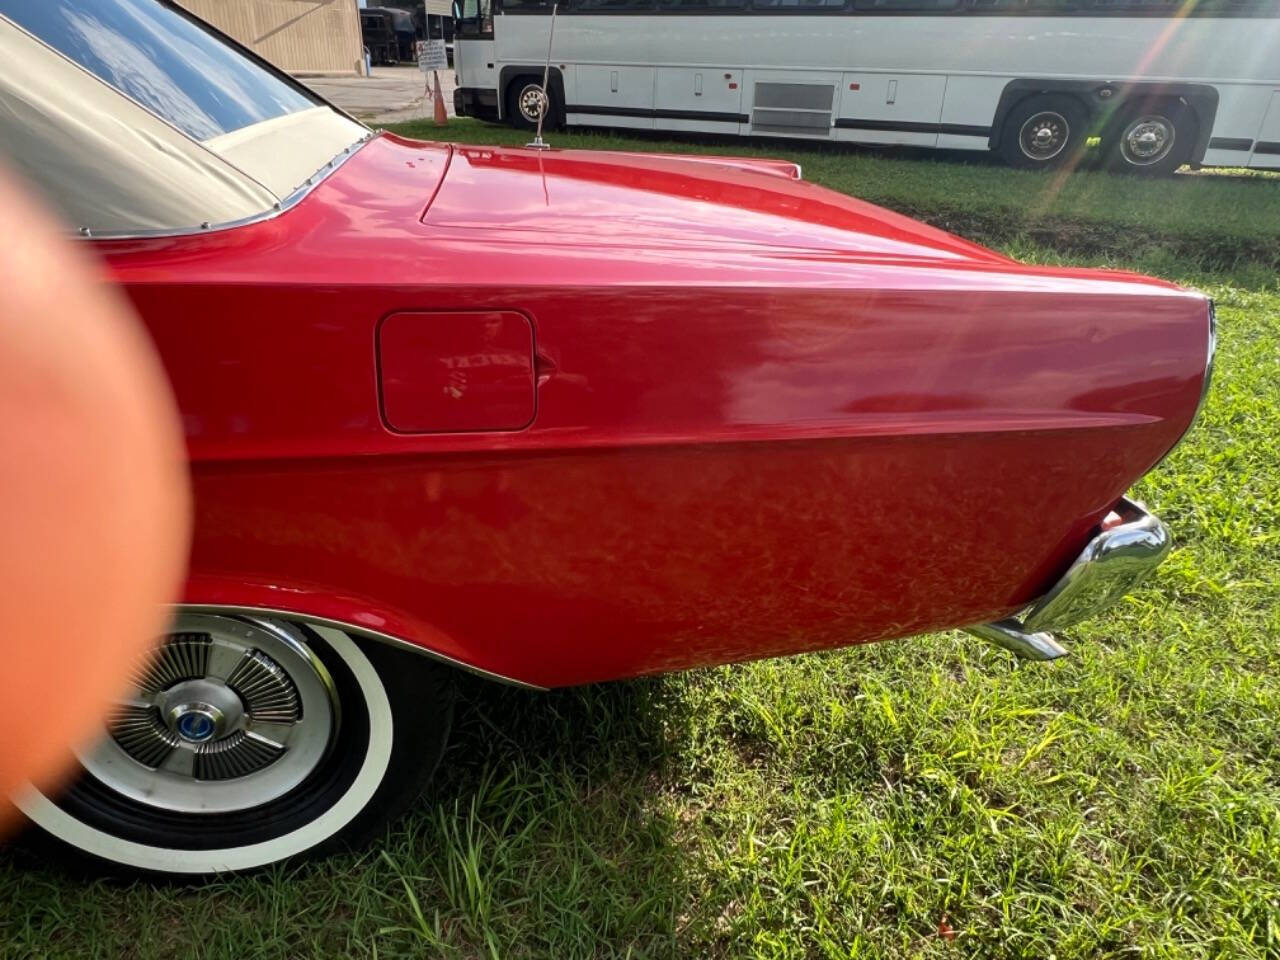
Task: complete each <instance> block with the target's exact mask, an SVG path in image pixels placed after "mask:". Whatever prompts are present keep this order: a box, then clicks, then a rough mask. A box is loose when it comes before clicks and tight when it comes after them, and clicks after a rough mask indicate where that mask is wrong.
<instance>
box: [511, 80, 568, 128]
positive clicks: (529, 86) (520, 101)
mask: <svg viewBox="0 0 1280 960" xmlns="http://www.w3.org/2000/svg"><path fill="white" fill-rule="evenodd" d="M539 116H543V122H542V125H543V126H544V127H547V128H551V127H554V126H555V124H556V109H555V103H554V101H553V100H551V98H549V97H548V96H547V93H546V91H545V90H543V89H542V78H541V77H516V78H515V79H514V80H512V81H511V83H510V84H509V85H508V86H507V120H508V121H510V123H511V125H512V126H513V127H518V128H521V129H524V130H533V129H534V128H535V127H537V126H538V117H539Z"/></svg>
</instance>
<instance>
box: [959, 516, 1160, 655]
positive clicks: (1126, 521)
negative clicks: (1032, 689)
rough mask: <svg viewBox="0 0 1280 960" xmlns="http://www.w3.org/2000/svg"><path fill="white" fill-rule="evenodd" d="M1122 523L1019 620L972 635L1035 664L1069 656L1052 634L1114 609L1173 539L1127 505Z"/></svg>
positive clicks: (977, 629) (1098, 538)
mask: <svg viewBox="0 0 1280 960" xmlns="http://www.w3.org/2000/svg"><path fill="white" fill-rule="evenodd" d="M1116 512H1117V513H1119V514H1120V517H1121V519H1122V521H1123V522H1121V523H1117V524H1114V525H1113V526H1110V527H1108V528H1106V529H1104V530H1102V531H1101V532H1099V533H1098V534H1096V535H1095V536H1094V537H1093V539H1091V540H1090V541H1089V542H1088V544H1086V545H1085V548H1084V550H1082V551H1081V553H1080V555H1079V556H1078V557H1077V558H1076V560H1075V562H1074V563H1072V564H1071V566H1070V567H1068V568H1067V572H1066V573H1064V574H1063V575H1062V576H1061V577H1060V578H1059V579H1058V582H1057V583H1055V584H1054V585H1053V587H1052V588H1050V590H1049V592H1048V593H1046V594H1045V595H1044V596H1043V597H1041V598H1040V599H1039V600H1037V601H1036V602H1035V603H1034V604H1032V605H1031V608H1030V610H1028V611H1027V613H1026V615H1025V616H1023V617H1022V618H1021V619H1020V620H1019V619H1009V620H1001V621H999V622H997V623H989V624H979V625H977V626H974V627H969V628H967V629H968V632H969V633H972V634H974V635H975V636H978V637H981V638H982V639H984V640H990V641H992V642H993V643H997V644H999V645H1000V646H1002V647H1005V648H1006V649H1009V650H1012V651H1013V652H1014V653H1017V654H1018V655H1019V656H1022V657H1026V658H1027V659H1031V660H1052V659H1053V658H1054V657H1059V656H1062V654H1063V653H1065V652H1066V651H1065V650H1064V649H1063V648H1062V647H1061V646H1060V645H1059V644H1058V643H1057V642H1056V641H1055V640H1054V639H1053V637H1052V636H1051V634H1050V633H1049V632H1048V631H1052V630H1061V629H1063V628H1064V627H1070V626H1073V625H1075V624H1077V623H1080V622H1081V621H1084V620H1088V619H1090V618H1091V617H1094V616H1097V615H1098V614H1099V613H1101V612H1103V611H1104V610H1106V609H1107V608H1108V607H1111V606H1113V605H1115V604H1116V603H1117V602H1118V601H1119V600H1120V599H1121V598H1122V597H1123V596H1124V595H1125V594H1126V593H1128V592H1129V591H1130V590H1132V589H1133V588H1134V587H1135V586H1137V585H1138V584H1139V583H1140V582H1141V581H1142V580H1143V579H1144V578H1145V577H1146V576H1147V574H1149V573H1150V572H1151V571H1152V570H1154V569H1155V568H1156V567H1158V566H1159V565H1160V563H1161V562H1162V561H1163V560H1164V558H1165V557H1167V556H1168V555H1169V550H1170V548H1171V547H1172V545H1173V539H1172V537H1171V536H1170V534H1169V528H1168V527H1166V526H1165V525H1164V523H1163V521H1161V520H1160V518H1159V517H1156V516H1154V515H1153V514H1150V513H1148V512H1147V511H1146V510H1145V509H1144V508H1143V506H1142V505H1141V504H1139V503H1135V502H1134V501H1132V500H1128V499H1124V500H1121V501H1120V503H1119V504H1118V505H1117V507H1116Z"/></svg>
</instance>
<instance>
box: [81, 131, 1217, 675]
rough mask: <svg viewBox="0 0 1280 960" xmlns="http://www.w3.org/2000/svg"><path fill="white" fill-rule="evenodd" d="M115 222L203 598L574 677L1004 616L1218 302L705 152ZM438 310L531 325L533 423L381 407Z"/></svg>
mask: <svg viewBox="0 0 1280 960" xmlns="http://www.w3.org/2000/svg"><path fill="white" fill-rule="evenodd" d="M97 248H98V250H99V251H100V252H101V253H102V254H103V255H104V257H105V259H106V261H107V264H108V267H109V270H110V272H111V275H112V276H113V277H114V278H115V279H117V280H119V281H120V282H122V283H123V284H124V285H125V287H126V289H127V291H128V292H129V295H130V296H131V297H132V298H133V300H134V302H135V303H136V304H137V306H138V308H139V310H140V312H141V314H142V316H143V318H144V319H145V320H146V322H147V324H148V326H149V328H150V330H151V332H152V334H153V336H154V338H155V341H156V343H157V345H158V346H159V348H160V351H161V353H162V355H163V357H164V359H165V363H166V366H167V368H168V370H169V372H170V375H171V377H172V379H173V382H174V387H175V391H176V393H177V396H178V400H179V404H180V406H181V408H182V411H183V416H184V418H185V422H186V425H187V437H188V445H189V450H190V455H191V459H192V465H193V471H194V478H195V489H196V502H197V525H196V538H195V547H194V552H193V558H192V575H191V580H190V583H189V586H188V593H187V599H188V600H190V601H192V602H199V603H230V604H244V605H251V606H263V607H270V608H276V609H286V610H292V611H296V612H298V613H300V614H309V615H312V616H322V617H328V618H332V619H337V620H342V621H346V622H349V623H353V624H356V625H360V626H364V627H366V628H369V629H373V630H378V631H380V632H383V633H389V634H392V635H395V636H399V637H403V638H404V639H407V640H409V641H411V642H414V643H418V644H421V645H423V646H425V647H428V648H430V649H432V650H434V651H436V652H438V653H440V654H443V655H446V656H449V657H452V658H455V659H457V660H460V661H462V662H464V663H467V664H470V665H472V666H475V667H478V668H481V669H484V670H488V671H492V672H495V673H498V674H502V675H505V676H509V677H512V678H515V679H519V680H522V681H525V682H529V683H535V684H540V685H545V686H555V685H561V684H570V683H580V682H587V681H593V680H602V679H610V678H615V677H623V676H631V675H636V674H641V673H648V672H654V671H660V670H667V669H677V668H683V667H689V666H695V665H700V664H709V663H718V662H725V661H729V660H736V659H742V658H748V657H759V656H769V655H774V654H782V653H790V652H796V651H800V650H809V649H816V648H820V647H828V646H834V645H839V644H847V643H854V642H861V641H866V640H874V639H881V638H886V637H892V636H903V635H907V634H911V633H916V632H921V631H925V630H930V629H934V628H940V627H953V626H960V625H965V624H968V623H974V622H979V621H985V620H990V619H994V618H998V617H1001V616H1005V615H1007V614H1009V613H1011V612H1013V611H1014V610H1015V609H1017V608H1018V607H1020V606H1021V605H1023V604H1024V603H1025V602H1026V601H1028V600H1030V599H1032V598H1033V597H1035V596H1036V595H1037V594H1039V593H1041V592H1043V591H1044V590H1045V589H1046V587H1047V586H1048V585H1049V584H1050V583H1051V582H1052V581H1053V579H1054V578H1055V577H1056V575H1057V574H1058V573H1060V572H1061V570H1062V569H1063V568H1064V567H1065V566H1066V565H1067V564H1068V563H1069V562H1070V560H1071V559H1072V558H1073V557H1074V555H1075V553H1076V552H1077V551H1078V550H1079V549H1080V547H1081V546H1082V545H1083V543H1084V541H1085V539H1086V538H1087V536H1088V535H1089V532H1090V531H1091V529H1092V528H1094V526H1095V525H1096V524H1097V523H1098V522H1099V521H1100V520H1101V519H1102V518H1103V517H1104V516H1105V515H1106V514H1107V512H1108V511H1109V510H1110V508H1111V507H1112V506H1113V505H1114V504H1115V502H1116V500H1117V499H1118V498H1119V496H1120V495H1121V494H1122V493H1123V492H1124V491H1125V490H1126V489H1127V488H1128V487H1129V486H1130V485H1131V484H1132V483H1133V481H1134V480H1136V479H1137V478H1138V477H1139V476H1141V475H1142V473H1143V472H1145V471H1146V470H1147V469H1149V468H1150V466H1151V465H1152V464H1153V463H1155V462H1156V460H1158V459H1159V458H1160V457H1161V456H1162V455H1163V454H1164V453H1165V452H1166V451H1167V450H1168V449H1169V448H1170V447H1171V446H1172V445H1173V444H1174V443H1175V442H1176V441H1177V439H1178V437H1179V436H1181V434H1182V433H1183V432H1184V431H1185V429H1186V428H1187V426H1188V425H1189V423H1190V420H1191V418H1192V416H1193V413H1194V410H1195V407H1196V404H1197V400H1198V398H1199V394H1200V389H1201V385H1202V379H1203V372H1204V365H1205V359H1206V343H1207V322H1208V320H1207V310H1206V304H1205V301H1204V299H1203V298H1202V297H1200V296H1198V295H1196V294H1192V293H1188V292H1185V291H1181V290H1179V289H1177V288H1175V287H1172V286H1170V285H1168V284H1163V283H1160V282H1157V281H1152V280H1147V279H1144V278H1138V277H1132V276H1127V275H1120V274H1114V273H1101V272H1094V271H1082V270H1050V269H1042V268H1031V267H1026V266H1022V265H1019V264H1016V263H1013V262H1010V261H1008V260H1006V259H1004V258H1002V257H999V256H998V255H996V254H993V253H991V252H989V251H986V250H984V249H982V248H980V247H976V246H974V245H972V244H969V243H967V242H965V241H962V240H959V239H957V238H955V237H951V236H949V235H947V234H944V233H941V232H939V231H936V230H932V229H930V228H928V227H924V226H922V225H919V224H916V223H914V222H913V221H910V220H908V219H906V218H902V217H898V216H896V215H894V214H890V213H886V212H884V211H881V210H878V209H876V208H874V207H871V206H868V205H866V204H863V203H860V202H858V201H855V200H852V199H850V198H848V197H844V196H842V195H839V194H835V193H832V192H830V191H826V190H823V189H821V188H818V187H814V186H812V185H809V184H804V183H798V182H794V181H791V180H788V179H787V178H786V177H785V176H782V175H779V173H778V172H777V171H771V170H768V171H761V172H756V171H752V170H750V169H746V168H744V167H740V166H717V165H715V164H711V163H706V162H698V163H688V162H683V161H681V160H679V159H676V158H666V157H637V156H621V155H610V154H596V153H592V154H574V153H571V152H565V153H560V152H556V151H551V152H547V153H534V152H530V151H523V150H503V149H497V148H494V149H476V148H456V149H453V150H451V149H449V148H445V147H439V146H435V145H427V144H418V143H412V142H408V141H401V140H398V139H396V138H392V137H385V136H384V137H379V138H377V139H375V140H373V141H371V142H370V143H369V144H368V145H366V146H365V147H364V148H363V149H362V150H360V151H359V152H358V153H357V154H356V155H355V156H354V157H353V158H352V159H350V160H349V161H348V162H347V163H346V164H345V165H344V166H342V167H341V168H340V169H338V170H337V171H336V172H335V173H333V174H332V175H331V176H330V177H329V178H328V179H327V180H326V181H324V182H323V183H322V184H321V185H320V186H319V187H317V188H316V189H315V190H314V191H313V192H312V194H311V195H310V196H309V197H307V198H306V199H305V200H304V201H303V202H302V203H300V204H299V205H298V206H296V207H295V208H294V209H292V210H290V211H289V212H287V213H285V214H284V215H282V216H279V217H277V218H275V219H273V220H269V221H266V222H263V223H259V224H255V225H252V226H246V227H241V228H237V229H234V230H229V231H225V232H220V233H211V234H207V235H200V236H195V237H185V238H171V239H165V240H147V241H127V242H126V241H113V242H102V243H100V244H97ZM421 311H462V312H465V313H468V314H469V315H472V316H474V313H473V312H474V311H505V312H514V313H516V314H518V315H521V316H524V317H527V318H528V319H529V321H530V323H531V324H532V329H533V338H534V350H535V352H536V355H537V360H536V370H535V373H536V416H534V418H533V420H532V422H531V423H529V425H528V426H526V427H524V428H523V429H519V430H509V431H493V430H489V431H486V432H456V433H440V432H433V433H413V434H405V433H398V432H395V431H393V430H390V429H388V426H387V424H386V423H384V419H383V415H382V413H381V412H380V406H379V402H380V401H379V383H378V379H379V373H378V363H377V350H378V330H379V325H380V323H383V322H384V318H387V317H389V316H392V315H395V314H405V313H416V312H421ZM383 329H384V331H385V330H386V327H385V326H384V327H383ZM400 332H404V331H400ZM407 339H408V341H409V347H410V349H407V350H406V352H405V354H403V355H402V356H400V357H399V360H403V361H404V362H402V363H399V366H398V367H396V368H395V369H394V375H395V379H396V382H397V386H396V390H397V391H399V392H398V393H397V396H398V397H400V398H401V399H403V400H404V401H405V402H406V403H407V404H408V407H406V409H410V410H412V411H414V413H415V415H417V414H425V416H426V417H427V419H426V420H422V419H419V420H417V421H415V424H416V425H414V426H413V427H412V429H425V428H424V426H423V424H424V423H427V424H428V425H429V421H430V418H431V417H432V416H438V415H439V414H438V412H437V413H432V412H431V398H430V396H429V394H430V393H431V391H432V390H433V389H434V387H431V386H430V384H432V383H433V380H432V377H433V376H436V373H438V369H436V372H435V373H433V369H434V368H433V367H432V361H431V360H430V357H429V356H428V354H429V353H430V344H426V345H425V346H424V342H418V343H417V344H416V345H414V344H413V343H412V341H413V339H414V338H413V337H412V336H410V337H408V338H407ZM445 346H446V347H447V343H446V344H445ZM442 349H443V348H442ZM415 351H416V353H415ZM424 351H426V352H425V353H424ZM445 352H447V350H445ZM415 358H417V359H415ZM437 367H438V365H437ZM390 369H391V368H390V367H388V366H386V365H385V363H384V370H383V376H384V381H385V377H386V375H387V373H388V372H389V371H390ZM416 369H420V370H421V371H422V372H421V379H420V380H415V370H416ZM424 385H425V386H424ZM384 386H385V383H384ZM437 386H438V384H437ZM424 396H426V397H427V399H426V400H425V401H424V399H423V398H424ZM415 405H416V406H415ZM397 409H398V408H397ZM388 413H389V415H388V418H387V419H388V420H390V421H391V422H399V421H398V417H399V415H398V414H394V413H391V411H390V410H389V411H388ZM491 413H493V412H492V411H491ZM479 416H483V414H479ZM495 416H496V414H495ZM405 422H408V421H405Z"/></svg>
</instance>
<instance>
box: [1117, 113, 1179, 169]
mask: <svg viewBox="0 0 1280 960" xmlns="http://www.w3.org/2000/svg"><path fill="white" fill-rule="evenodd" d="M1176 136H1177V131H1176V128H1175V127H1174V125H1173V122H1172V121H1171V120H1169V118H1168V117H1162V116H1160V115H1159V114H1147V115H1145V116H1141V117H1136V118H1134V119H1133V120H1131V121H1129V123H1128V124H1126V125H1125V128H1124V132H1123V133H1121V135H1120V155H1121V156H1122V157H1124V160H1125V162H1126V163H1130V164H1133V165H1134V166H1135V167H1146V166H1150V165H1151V164H1153V163H1159V162H1160V161H1161V160H1163V159H1164V158H1165V157H1167V156H1168V155H1169V152H1170V151H1171V150H1172V149H1173V141H1174V138H1175V137H1176Z"/></svg>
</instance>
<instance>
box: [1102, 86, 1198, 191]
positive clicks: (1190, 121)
mask: <svg viewBox="0 0 1280 960" xmlns="http://www.w3.org/2000/svg"><path fill="white" fill-rule="evenodd" d="M1197 132H1198V130H1197V125H1196V121H1195V117H1194V116H1192V114H1191V111H1190V110H1188V109H1187V108H1186V106H1184V105H1183V104H1182V103H1180V102H1178V101H1177V100H1159V101H1154V102H1147V103H1135V104H1133V105H1132V106H1127V107H1125V108H1124V109H1123V110H1121V111H1120V113H1119V114H1118V115H1117V116H1116V119H1115V120H1114V122H1113V123H1111V124H1110V129H1109V133H1108V134H1107V136H1105V137H1104V138H1103V146H1104V148H1105V150H1106V152H1107V157H1106V163H1107V167H1108V168H1109V169H1111V170H1114V171H1116V172H1117V173H1121V172H1123V173H1141V174H1145V175H1146V176H1152V177H1159V176H1165V175H1167V174H1170V173H1173V172H1174V171H1175V170H1177V169H1178V168H1179V167H1180V166H1182V165H1183V164H1184V163H1186V162H1187V158H1188V157H1190V155H1191V148H1192V145H1193V144H1194V143H1195V139H1196V133H1197Z"/></svg>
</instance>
